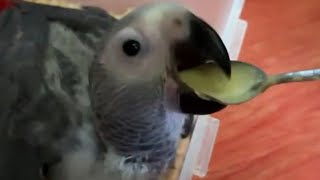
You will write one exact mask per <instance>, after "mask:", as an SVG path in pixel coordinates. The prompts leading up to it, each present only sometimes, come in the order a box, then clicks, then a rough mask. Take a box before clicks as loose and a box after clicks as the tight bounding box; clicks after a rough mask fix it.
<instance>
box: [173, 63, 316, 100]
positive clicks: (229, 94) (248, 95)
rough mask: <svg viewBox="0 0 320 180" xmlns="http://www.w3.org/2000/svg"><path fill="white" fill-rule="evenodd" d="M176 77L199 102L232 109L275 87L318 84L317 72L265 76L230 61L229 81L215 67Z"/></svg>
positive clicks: (248, 67)
mask: <svg viewBox="0 0 320 180" xmlns="http://www.w3.org/2000/svg"><path fill="white" fill-rule="evenodd" d="M179 77H180V79H181V80H182V82H184V83H185V84H186V85H187V86H189V87H190V88H192V89H193V90H194V91H195V93H197V95H198V96H199V97H200V98H203V99H206V100H212V101H218V102H220V103H223V104H226V105H232V104H241V103H244V102H246V101H249V100H251V99H253V98H254V97H256V96H258V95H259V94H261V93H262V92H264V91H265V90H267V89H268V88H269V87H271V86H274V85H277V84H282V83H290V82H302V81H313V80H320V69H310V70H302V71H295V72H287V73H281V74H276V75H267V74H266V73H265V72H264V71H262V70H261V69H259V68H258V67H256V66H254V65H251V64H248V63H245V62H240V61H232V62H231V77H230V78H227V77H226V75H225V74H224V73H223V71H222V70H221V68H220V67H219V66H218V65H217V64H215V63H210V64H204V65H201V66H198V67H196V68H193V69H189V70H185V71H182V72H180V73H179Z"/></svg>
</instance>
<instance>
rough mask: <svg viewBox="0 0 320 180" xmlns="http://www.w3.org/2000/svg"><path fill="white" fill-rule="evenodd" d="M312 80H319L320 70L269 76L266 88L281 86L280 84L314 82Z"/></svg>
mask: <svg viewBox="0 0 320 180" xmlns="http://www.w3.org/2000/svg"><path fill="white" fill-rule="evenodd" d="M314 80H320V69H310V70H303V71H295V72H288V73H281V74H276V75H271V76H269V78H268V86H273V85H276V84H282V83H290V82H303V81H314Z"/></svg>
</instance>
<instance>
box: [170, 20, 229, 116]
mask: <svg viewBox="0 0 320 180" xmlns="http://www.w3.org/2000/svg"><path fill="white" fill-rule="evenodd" d="M189 17H190V21H189V22H190V34H189V37H188V38H187V39H185V40H183V41H180V42H178V43H177V44H175V46H174V55H175V59H176V65H177V70H178V71H183V70H186V69H190V68H194V67H196V66H199V65H202V64H205V63H210V61H211V62H212V61H214V62H215V63H217V64H218V65H219V66H220V67H221V69H222V70H223V71H224V72H225V74H226V75H227V76H228V77H230V74H231V62H230V58H229V54H228V51H227V49H226V47H225V45H224V43H223V42H222V40H221V38H220V37H219V35H218V33H217V32H216V31H215V30H214V29H213V28H212V27H211V26H209V25H208V24H207V23H206V22H204V21H203V20H201V19H200V18H198V17H196V16H195V15H193V14H190V15H189ZM180 88H181V90H180V108H181V110H182V112H184V113H188V114H198V115H203V114H211V113H214V112H217V111H219V110H221V109H223V108H225V107H226V105H223V104H220V103H218V102H214V101H207V100H204V99H201V98H200V97H198V96H197V95H196V93H195V92H193V90H192V89H190V88H188V87H187V86H185V85H183V84H182V85H181V87H180Z"/></svg>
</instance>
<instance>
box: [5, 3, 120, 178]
mask: <svg viewBox="0 0 320 180" xmlns="http://www.w3.org/2000/svg"><path fill="white" fill-rule="evenodd" d="M114 20H115V19H114V18H113V17H112V16H110V15H108V14H107V13H106V12H104V11H103V10H101V9H99V8H93V7H83V8H82V9H67V8H61V7H54V6H50V5H45V4H35V3H28V2H23V1H21V2H17V3H15V5H14V6H11V7H9V8H7V9H5V10H1V11H0V101H1V103H0V149H1V153H0V169H1V170H0V179H10V180H22V179H32V180H37V179H40V176H39V169H40V167H41V166H42V165H43V163H45V162H46V163H47V162H50V161H55V160H56V159H57V158H59V156H60V155H59V154H55V153H53V152H51V150H50V149H46V148H47V147H48V146H47V144H46V143H48V142H50V143H51V142H52V141H54V140H53V139H54V137H56V136H57V133H58V134H63V133H61V132H59V131H62V130H66V129H63V128H62V129H61V128H60V129H57V128H58V127H59V126H65V125H66V124H68V122H63V121H62V120H64V121H69V119H66V118H67V117H68V116H66V115H64V114H63V112H66V108H65V106H66V104H64V101H63V100H61V98H60V99H59V98H58V96H56V95H55V92H54V91H53V90H52V89H51V90H50V91H49V90H48V87H47V86H48V82H47V79H45V78H44V76H45V74H46V72H44V71H47V70H48V69H47V70H46V69H44V66H45V65H44V63H45V61H46V60H47V59H50V58H52V57H49V55H52V56H55V57H57V56H59V57H60V56H62V55H63V53H62V54H61V51H63V50H60V51H59V49H57V50H55V51H53V52H54V53H53V54H50V53H48V52H52V49H53V47H51V46H50V44H51V42H50V41H51V40H52V38H51V39H50V33H52V31H54V29H53V28H54V27H55V26H54V25H52V24H53V23H60V24H62V25H63V27H65V28H67V29H69V32H72V33H74V34H75V36H76V37H77V38H78V39H79V41H80V42H82V43H83V44H86V45H87V46H89V47H91V48H92V49H93V50H94V51H95V52H96V53H98V51H99V48H100V47H101V44H103V42H102V41H103V40H102V39H103V38H102V37H103V36H104V33H105V32H106V31H107V29H108V27H109V26H110V25H111V24H112V22H113V21H114ZM92 36H94V37H95V38H91V37H92ZM56 38H59V37H56ZM75 46H76V47H77V44H75ZM76 47H74V48H76ZM50 49H51V50H50ZM48 54H49V55H48ZM66 69H68V68H67V67H66ZM59 70H60V71H61V72H62V73H63V72H64V70H62V69H59ZM66 71H67V70H66ZM70 78H72V77H70ZM64 80H65V81H68V79H64ZM69 81H70V80H69ZM65 91H67V92H68V91H69V90H68V89H65ZM66 94H68V93H66ZM69 108H70V107H69ZM57 113H58V115H57ZM59 113H60V115H59ZM61 113H62V115H61ZM46 118H47V119H46ZM37 122H44V123H45V124H44V125H43V123H42V124H40V125H43V126H44V127H45V130H39V131H37V130H36V127H35V126H37V125H39V124H37ZM57 124H59V125H57ZM40 125H39V128H40V129H41V127H40ZM48 128H50V129H51V128H52V130H49V131H48ZM58 130H59V131H58ZM37 132H41V133H42V134H41V133H37ZM49 136H50V138H51V139H50V138H49ZM49 139H50V140H49ZM44 149H46V150H44Z"/></svg>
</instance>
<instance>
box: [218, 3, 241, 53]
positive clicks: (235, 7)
mask: <svg viewBox="0 0 320 180" xmlns="http://www.w3.org/2000/svg"><path fill="white" fill-rule="evenodd" d="M244 4H245V0H233V3H232V7H231V10H230V11H229V16H228V18H227V20H226V22H227V23H226V25H225V28H224V31H223V34H222V35H221V37H222V39H223V41H224V43H225V44H226V46H227V49H228V50H229V52H231V51H230V46H231V44H232V38H233V37H232V34H234V32H235V29H236V28H235V27H236V26H237V21H238V20H239V19H240V18H239V17H240V15H241V12H242V10H243V7H244Z"/></svg>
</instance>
